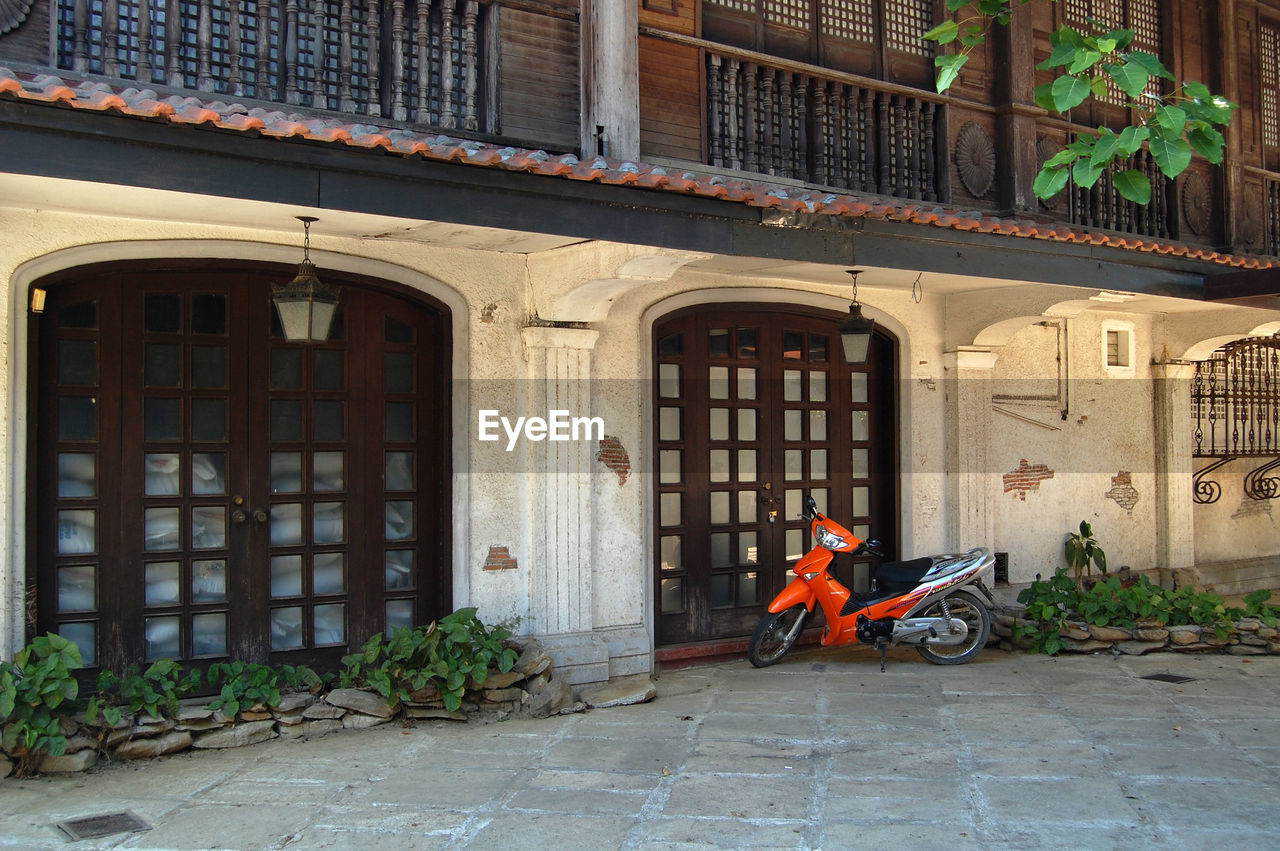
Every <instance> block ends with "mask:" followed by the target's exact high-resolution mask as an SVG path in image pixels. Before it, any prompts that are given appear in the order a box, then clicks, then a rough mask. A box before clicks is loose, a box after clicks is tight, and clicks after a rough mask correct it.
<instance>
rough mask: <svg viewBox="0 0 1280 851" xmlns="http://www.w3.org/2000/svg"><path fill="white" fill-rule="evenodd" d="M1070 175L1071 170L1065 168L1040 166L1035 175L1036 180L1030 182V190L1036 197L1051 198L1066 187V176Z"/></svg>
mask: <svg viewBox="0 0 1280 851" xmlns="http://www.w3.org/2000/svg"><path fill="white" fill-rule="evenodd" d="M1070 176H1071V172H1070V171H1068V170H1067V169H1066V168H1055V169H1050V168H1042V169H1040V173H1039V174H1037V175H1036V182H1035V183H1034V184H1032V187H1031V191H1032V192H1034V193H1035V195H1036V197H1037V198H1052V197H1053V196H1054V195H1057V194H1058V193H1059V192H1061V191H1062V190H1063V189H1064V188H1065V187H1066V185H1067V178H1069V177H1070Z"/></svg>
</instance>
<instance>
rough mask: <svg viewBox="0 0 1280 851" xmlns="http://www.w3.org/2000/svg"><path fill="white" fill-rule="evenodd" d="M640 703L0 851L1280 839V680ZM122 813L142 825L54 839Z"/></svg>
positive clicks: (383, 743)
mask: <svg viewBox="0 0 1280 851" xmlns="http://www.w3.org/2000/svg"><path fill="white" fill-rule="evenodd" d="M1151 673H1176V674H1182V675H1186V676H1191V677H1195V678H1196V679H1195V681H1193V682H1189V683H1186V684H1183V685H1170V684H1167V683H1162V682H1154V681H1150V680H1144V679H1142V677H1143V676H1145V675H1147V674H1151ZM658 695H659V696H658V699H657V700H656V701H654V702H653V703H649V704H645V705H641V706H627V707H620V708H615V709H608V710H595V711H592V712H589V713H585V714H581V715H572V716H560V717H557V718H553V719H550V720H546V721H531V720H517V721H508V722H505V723H496V722H495V723H488V724H477V723H474V722H473V723H469V724H459V723H457V722H443V721H439V722H426V723H419V724H418V725H417V726H416V727H414V728H412V729H402V728H400V727H396V726H384V727H378V728H375V729H372V730H365V731H360V732H354V731H352V732H343V733H335V734H332V735H329V736H326V737H323V738H318V739H313V740H311V741H298V742H271V743H266V744H262V745H255V746H251V747H247V748H240V749H237V750H231V751H218V752H204V753H197V754H192V755H178V756H173V757H167V758H162V759H160V760H156V761H153V762H145V763H132V764H118V765H110V766H105V767H100V768H97V769H94V770H93V771H91V772H89V773H87V774H84V775H79V776H67V777H48V778H36V779H31V780H21V781H19V780H14V779H13V778H9V779H7V780H0V846H12V847H23V848H61V847H68V846H69V847H75V848H273V849H283V848H289V849H293V848H354V849H377V848H393V849H416V848H504V849H506V848H517V847H518V848H566V849H577V848H673V847H718V848H739V847H777V848H826V849H838V848H872V847H889V846H893V845H898V846H903V845H907V846H918V847H926V846H935V847H945V848H948V849H957V848H959V849H963V848H1042V847H1048V848H1124V849H1133V848H1161V849H1165V848H1170V849H1176V848H1213V849H1220V848H1222V847H1224V846H1226V847H1229V846H1233V845H1234V846H1237V847H1240V848H1266V847H1271V848H1274V847H1276V832H1277V830H1280V711H1277V706H1280V660H1278V659H1266V658H1259V659H1253V660H1251V659H1247V658H1236V657H1228V656H1182V655H1174V654H1159V655H1155V656H1148V657H1141V658H1139V657H1121V658H1112V657H1111V656H1097V657H1070V658H1058V659H1053V658H1049V657H1044V656H1025V655H1009V654H1005V653H1002V652H999V651H993V650H989V651H987V652H986V653H984V654H983V655H982V656H981V657H979V659H978V660H976V661H975V662H973V663H971V664H969V665H965V666H960V667H956V668H949V667H937V666H933V665H929V664H927V663H925V662H924V661H923V660H921V659H920V658H919V657H917V656H916V655H915V654H914V653H912V652H909V651H905V652H897V653H892V654H890V659H889V669H888V672H887V673H883V674H882V673H880V671H879V665H878V660H877V658H876V657H875V656H874V654H872V653H871V652H869V651H867V650H865V649H854V650H836V651H820V650H813V651H807V652H804V653H800V654H797V655H795V656H794V657H792V658H790V659H788V660H787V661H785V662H783V663H782V664H780V665H777V666H775V667H773V668H769V669H765V670H756V669H753V668H751V667H750V666H749V665H748V664H747V663H746V662H745V661H736V662H726V663H721V664H716V665H710V666H706V667H701V668H692V669H688V670H684V671H676V672H670V673H666V674H664V675H663V676H662V677H661V678H660V679H659V681H658ZM118 810H131V811H133V812H135V813H137V814H138V815H139V816H141V817H142V818H143V819H145V820H146V821H147V822H149V823H150V824H152V825H153V826H154V829H152V830H150V831H146V832H140V833H135V834H127V835H117V836H114V837H109V838H106V839H100V840H92V841H84V842H79V843H70V842H69V841H67V840H66V839H65V838H63V836H62V834H61V833H60V832H59V831H58V830H57V829H56V828H55V827H54V824H55V823H56V822H59V821H62V820H65V819H70V818H75V817H80V816H87V815H94V814H102V813H108V812H113V811H118Z"/></svg>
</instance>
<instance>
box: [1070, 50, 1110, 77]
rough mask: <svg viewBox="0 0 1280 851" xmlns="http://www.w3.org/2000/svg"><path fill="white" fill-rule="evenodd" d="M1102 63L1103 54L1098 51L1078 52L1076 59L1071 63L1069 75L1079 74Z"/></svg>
mask: <svg viewBox="0 0 1280 851" xmlns="http://www.w3.org/2000/svg"><path fill="white" fill-rule="evenodd" d="M1101 61H1102V54H1101V53H1099V52H1098V51H1096V50H1080V51H1077V52H1076V57H1075V59H1074V60H1073V61H1072V63H1071V67H1070V68H1068V69H1067V73H1068V74H1079V73H1081V72H1083V71H1087V70H1089V69H1090V68H1092V67H1093V66H1094V65H1097V64H1098V63H1099V62H1101Z"/></svg>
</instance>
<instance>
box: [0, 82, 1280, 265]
mask: <svg viewBox="0 0 1280 851" xmlns="http://www.w3.org/2000/svg"><path fill="white" fill-rule="evenodd" d="M0 99H8V100H12V99H18V100H25V101H30V102H34V103H49V104H65V105H66V106H69V107H71V108H72V109H83V110H92V111H99V112H104V111H115V112H117V113H119V114H121V115H125V116H128V117H132V118H139V119H145V120H151V121H168V122H171V123H174V124H210V125H213V126H215V127H218V128H220V129H223V130H228V131H233V132H239V133H254V134H258V135H261V136H266V137H271V138H277V139H294V138H297V139H300V140H308V141H315V142H321V143H327V144H343V145H348V146H351V147H355V148H366V149H369V150H378V149H382V150H384V151H387V152H390V153H395V154H399V155H401V156H413V157H422V158H424V159H430V160H436V161H440V162H455V163H460V164H465V165H470V166H478V167H482V168H502V169H506V170H509V171H520V172H526V173H529V174H536V175H542V176H547V177H559V178H567V179H570V180H581V181H594V182H598V183H603V184H607V185H611V186H634V187H637V188H642V189H647V190H651V191H661V192H676V193H684V194H693V195H698V196H701V197H705V198H715V199H721V200H724V201H727V202H732V203H737V204H745V205H748V206H752V207H760V208H776V209H781V210H787V211H793V212H807V213H821V214H824V215H831V216H842V217H849V218H874V219H886V220H889V221H900V222H912V223H916V224H921V225H931V226H933V227H940V228H950V229H953V230H959V231H978V232H980V233H989V234H995V235H1001V236H1005V237H1010V238H1013V237H1016V238H1020V239H1039V240H1046V241H1051V242H1073V243H1077V244H1082V245H1098V246H1109V247H1114V248H1117V249H1119V250H1124V251H1142V252H1147V253H1156V254H1165V255H1170V256H1174V257H1189V258H1192V259H1199V260H1204V261H1207V262H1210V263H1217V264H1222V265H1230V266H1238V267H1242V268H1272V267H1276V266H1280V261H1278V260H1276V259H1275V258H1269V257H1257V256H1251V255H1244V254H1220V253H1219V252H1217V251H1209V250H1204V249H1199V248H1193V247H1191V246H1188V245H1185V244H1183V243H1178V242H1174V241H1172V240H1155V239H1149V238H1141V237H1126V236H1122V235H1118V234H1106V233H1099V232H1097V231H1090V230H1088V229H1087V228H1078V229H1077V228H1076V227H1073V226H1072V225H1070V224H1067V223H1063V222H1056V223H1045V222H1041V221H1037V220H1032V219H1023V218H1018V217H997V216H991V215H989V214H987V213H983V212H975V211H967V210H956V209H947V208H944V207H942V206H939V205H933V206H928V205H927V202H923V203H922V202H919V201H897V200H893V199H886V198H884V197H882V196H876V195H863V194H861V193H857V192H848V193H836V192H829V191H821V190H813V189H809V188H804V187H793V186H782V185H778V184H773V183H769V182H768V180H767V179H761V180H749V179H744V178H737V177H725V176H722V175H714V174H699V173H697V172H693V171H683V172H679V173H672V172H669V171H668V170H667V169H666V168H663V167H661V166H656V165H651V164H649V163H641V162H630V161H619V160H609V159H607V158H605V157H600V156H596V157H589V158H587V159H584V160H581V161H580V160H579V159H578V158H577V157H575V156H574V155H573V154H549V153H547V152H546V151H539V150H529V149H523V148H513V147H510V146H498V145H491V144H486V143H483V142H477V141H474V140H464V139H455V138H452V137H449V136H445V135H442V134H439V133H420V132H416V131H413V130H406V129H403V128H392V127H384V126H379V125H375V124H364V123H356V122H346V121H343V120H342V119H340V118H333V117H328V116H320V115H306V114H302V113H299V112H286V111H284V110H279V109H264V108H262V107H252V108H249V107H246V106H245V105H243V104H238V103H226V102H223V101H219V100H212V99H208V100H206V99H202V98H199V97H194V96H186V97H181V96H169V97H164V98H162V97H159V96H158V95H157V94H156V92H155V91H153V90H151V89H137V88H123V89H117V88H114V87H112V86H110V85H109V84H106V83H101V82H97V83H95V82H86V81H77V80H70V81H68V80H64V79H63V78H62V77H59V76H56V75H53V74H30V73H15V72H13V71H11V70H10V69H8V68H4V67H0Z"/></svg>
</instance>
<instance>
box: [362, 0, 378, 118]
mask: <svg viewBox="0 0 1280 851" xmlns="http://www.w3.org/2000/svg"><path fill="white" fill-rule="evenodd" d="M381 5H382V4H381V0H369V102H368V103H367V104H365V108H366V110H367V111H368V113H369V115H371V116H373V117H374V118H379V117H381V116H382V77H381V76H380V75H379V73H378V72H379V69H381V67H382V50H381V47H380V45H381V44H382V15H381V13H380V7H381Z"/></svg>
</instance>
